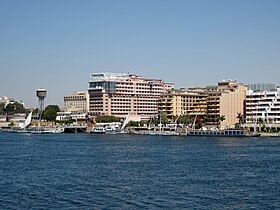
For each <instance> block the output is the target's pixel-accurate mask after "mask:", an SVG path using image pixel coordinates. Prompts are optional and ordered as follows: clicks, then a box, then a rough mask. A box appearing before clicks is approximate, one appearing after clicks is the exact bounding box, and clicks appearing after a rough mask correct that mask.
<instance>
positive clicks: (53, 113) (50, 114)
mask: <svg viewBox="0 0 280 210" xmlns="http://www.w3.org/2000/svg"><path fill="white" fill-rule="evenodd" d="M59 111H60V109H59V106H58V105H48V106H47V107H46V109H45V111H44V112H43V118H44V119H45V120H47V121H55V119H56V117H57V112H59Z"/></svg>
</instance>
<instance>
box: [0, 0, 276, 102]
mask: <svg viewBox="0 0 280 210" xmlns="http://www.w3.org/2000/svg"><path fill="white" fill-rule="evenodd" d="M279 11H280V1H278V0H75V1H74V0H45V1H43V0H41V1H38V0H25V1H22V0H18V1H17V0H0V72H1V73H0V79H1V82H0V96H4V95H5V96H9V97H13V98H15V99H20V100H24V102H25V103H26V106H27V107H30V106H36V105H37V99H36V96H35V90H36V89H37V88H40V87H43V88H46V89H47V90H48V94H47V98H46V104H59V105H63V96H64V95H67V94H70V93H71V92H72V91H77V90H86V89H87V87H88V81H89V75H90V73H92V72H130V73H136V74H139V75H142V76H144V77H149V78H161V79H163V80H164V81H166V82H174V83H175V85H176V87H193V86H205V85H212V84H216V82H217V81H219V80H222V79H233V80H238V81H240V82H244V83H257V82H269V83H275V84H280V82H279V78H280V70H279V69H280V68H279V67H280V58H279V57H280V40H279V39H280V27H279V23H280V12H279Z"/></svg>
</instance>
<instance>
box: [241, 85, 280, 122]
mask: <svg viewBox="0 0 280 210" xmlns="http://www.w3.org/2000/svg"><path fill="white" fill-rule="evenodd" d="M246 123H247V124H248V125H251V126H254V125H256V124H259V123H262V124H266V126H269V127H279V126H280V86H278V87H276V90H272V91H252V90H249V91H248V93H247V95H246Z"/></svg>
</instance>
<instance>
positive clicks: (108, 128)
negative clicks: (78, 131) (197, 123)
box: [90, 126, 117, 134]
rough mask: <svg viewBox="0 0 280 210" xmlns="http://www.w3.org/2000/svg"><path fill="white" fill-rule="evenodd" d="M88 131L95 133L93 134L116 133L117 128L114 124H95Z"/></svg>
mask: <svg viewBox="0 0 280 210" xmlns="http://www.w3.org/2000/svg"><path fill="white" fill-rule="evenodd" d="M90 133H95V134H117V129H116V127H114V126H105V127H102V126H97V127H95V128H93V129H92V130H91V131H90Z"/></svg>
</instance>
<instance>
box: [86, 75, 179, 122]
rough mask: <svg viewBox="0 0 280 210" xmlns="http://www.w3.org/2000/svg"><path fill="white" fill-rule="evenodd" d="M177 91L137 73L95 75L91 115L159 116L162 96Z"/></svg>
mask: <svg viewBox="0 0 280 210" xmlns="http://www.w3.org/2000/svg"><path fill="white" fill-rule="evenodd" d="M172 88H174V84H172V83H165V82H163V81H162V80H160V79H147V78H143V77H141V76H138V75H135V74H120V73H92V74H91V80H90V82H89V88H88V93H89V112H90V114H92V115H113V116H119V117H124V116H126V115H127V114H132V115H142V116H147V117H149V116H154V115H156V114H158V99H159V97H160V96H161V95H162V94H163V93H165V92H167V91H168V90H171V89H172Z"/></svg>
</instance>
